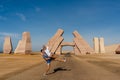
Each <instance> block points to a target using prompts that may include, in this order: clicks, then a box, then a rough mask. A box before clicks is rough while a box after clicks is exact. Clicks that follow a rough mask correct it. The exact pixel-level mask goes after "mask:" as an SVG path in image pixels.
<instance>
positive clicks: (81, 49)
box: [73, 38, 87, 54]
mask: <svg viewBox="0 0 120 80" xmlns="http://www.w3.org/2000/svg"><path fill="white" fill-rule="evenodd" d="M73 40H74V42H75V44H76V46H77V48H78V49H79V51H80V52H81V54H86V52H87V51H86V48H85V46H84V45H81V42H80V41H79V39H78V38H74V39H73Z"/></svg>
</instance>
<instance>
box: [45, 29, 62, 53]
mask: <svg viewBox="0 0 120 80" xmlns="http://www.w3.org/2000/svg"><path fill="white" fill-rule="evenodd" d="M63 33H64V31H63V30H62V29H58V31H57V32H56V34H55V35H54V36H53V37H52V38H51V39H50V40H49V41H48V43H47V45H48V46H49V49H50V51H51V49H52V47H53V45H54V43H55V42H56V40H57V39H58V38H59V37H60V36H62V35H63Z"/></svg>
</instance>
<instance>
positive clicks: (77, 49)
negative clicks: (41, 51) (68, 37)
mask: <svg viewBox="0 0 120 80" xmlns="http://www.w3.org/2000/svg"><path fill="white" fill-rule="evenodd" d="M74 53H75V55H80V54H81V52H80V50H79V48H78V47H77V46H76V45H75V46H74Z"/></svg>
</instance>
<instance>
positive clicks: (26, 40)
mask: <svg viewBox="0 0 120 80" xmlns="http://www.w3.org/2000/svg"><path fill="white" fill-rule="evenodd" d="M31 52H32V44H31V37H30V33H29V32H23V35H22V40H20V41H19V43H18V45H17V47H16V49H15V51H14V53H23V54H29V53H31Z"/></svg>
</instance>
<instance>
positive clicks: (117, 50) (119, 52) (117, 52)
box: [115, 45, 120, 54]
mask: <svg viewBox="0 0 120 80" xmlns="http://www.w3.org/2000/svg"><path fill="white" fill-rule="evenodd" d="M115 53H116V54H120V45H119V46H118V47H117V49H116V50H115Z"/></svg>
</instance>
